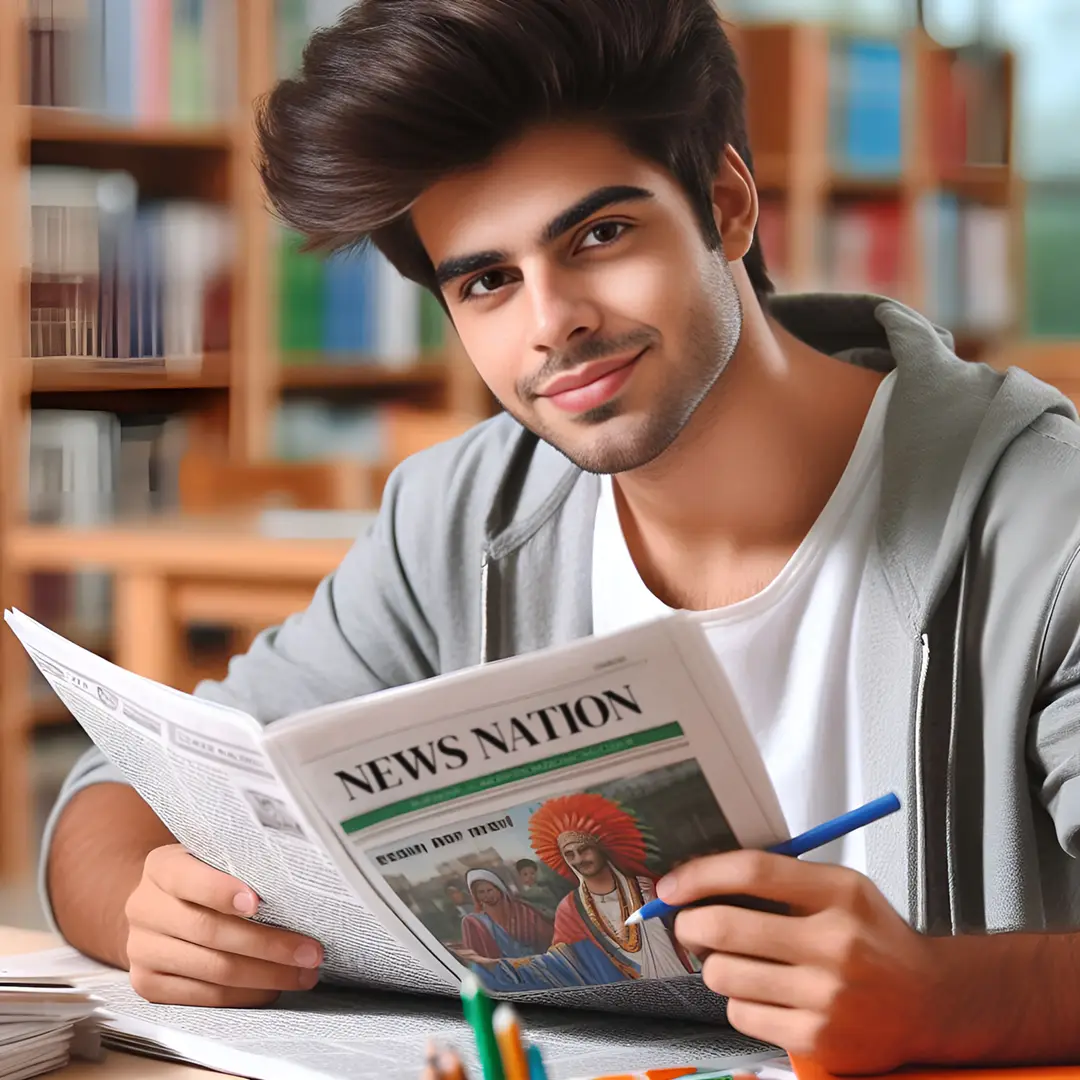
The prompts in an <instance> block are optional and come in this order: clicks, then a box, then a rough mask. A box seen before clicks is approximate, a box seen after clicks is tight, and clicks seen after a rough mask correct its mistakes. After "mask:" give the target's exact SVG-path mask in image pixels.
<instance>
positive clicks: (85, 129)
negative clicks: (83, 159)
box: [22, 105, 233, 151]
mask: <svg viewBox="0 0 1080 1080" xmlns="http://www.w3.org/2000/svg"><path fill="white" fill-rule="evenodd" d="M22 108H23V109H25V110H26V111H27V112H28V113H29V116H30V138H31V140H32V141H34V142H62V143H95V144H101V143H112V144H118V145H122V146H152V147H178V148H181V149H183V148H190V149H192V150H225V151H227V150H230V149H231V148H232V145H233V132H232V128H231V127H230V126H229V125H227V124H201V125H183V124H137V125H135V124H125V123H124V122H122V121H119V120H110V119H109V118H108V117H101V116H94V115H92V114H88V113H85V112H83V111H81V110H78V109H62V108H56V107H51V106H42V105H24V106H22Z"/></svg>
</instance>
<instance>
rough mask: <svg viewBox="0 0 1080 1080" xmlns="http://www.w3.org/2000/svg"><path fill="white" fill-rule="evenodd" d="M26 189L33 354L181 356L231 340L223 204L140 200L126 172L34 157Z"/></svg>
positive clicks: (227, 224) (228, 242)
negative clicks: (38, 161)
mask: <svg viewBox="0 0 1080 1080" xmlns="http://www.w3.org/2000/svg"><path fill="white" fill-rule="evenodd" d="M27 187H28V189H29V203H30V215H29V226H30V228H29V234H30V235H29V240H28V251H27V255H28V263H29V269H30V329H29V339H30V340H29V354H30V355H31V356H34V357H85V358H98V359H103V360H105V359H115V360H136V359H154V358H165V357H168V358H169V359H171V360H185V359H197V358H199V357H201V356H202V355H203V354H204V353H206V352H214V351H219V350H223V349H226V348H228V344H229V322H230V274H231V270H232V262H233V251H232V247H233V245H232V239H233V238H232V229H231V218H230V215H229V214H228V212H227V210H225V209H224V208H223V207H220V206H216V205H212V204H210V203H204V202H197V201H189V200H173V201H160V202H159V201H148V202H141V201H140V200H139V191H138V185H137V184H136V182H135V180H134V178H133V177H132V176H130V175H129V174H127V173H123V172H98V171H95V170H90V169H75V168H67V167H60V166H33V167H31V168H30V169H29V170H28V176H27Z"/></svg>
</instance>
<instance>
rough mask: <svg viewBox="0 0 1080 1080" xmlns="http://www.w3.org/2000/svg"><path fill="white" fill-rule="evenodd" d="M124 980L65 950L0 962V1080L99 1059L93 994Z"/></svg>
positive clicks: (17, 1079)
mask: <svg viewBox="0 0 1080 1080" xmlns="http://www.w3.org/2000/svg"><path fill="white" fill-rule="evenodd" d="M124 979H125V976H124V973H123V972H118V971H115V970H114V969H112V968H108V967H105V965H103V964H99V963H97V962H96V961H94V960H90V959H88V958H87V957H85V956H82V955H81V954H79V953H77V952H76V951H75V950H74V949H69V948H66V947H65V948H59V949H49V950H47V951H45V952H37V953H29V954H26V955H24V956H11V957H5V958H3V959H0V1080H23V1078H25V1077H31V1076H40V1075H41V1074H42V1073H44V1072H48V1071H49V1070H51V1069H57V1068H60V1067H61V1066H63V1065H66V1064H67V1062H68V1059H69V1058H72V1057H78V1058H86V1059H88V1060H91V1061H94V1060H97V1059H98V1058H100V1056H101V1033H100V1023H99V1019H98V1017H97V1014H96V1010H97V1009H99V1007H100V1005H101V998H100V997H99V996H98V994H97V990H98V989H99V988H100V987H102V986H104V985H106V984H107V983H109V982H115V981H118V980H124Z"/></svg>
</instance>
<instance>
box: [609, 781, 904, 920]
mask: <svg viewBox="0 0 1080 1080" xmlns="http://www.w3.org/2000/svg"><path fill="white" fill-rule="evenodd" d="M899 809H900V800H899V799H898V798H897V797H896V795H894V794H893V793H892V792H890V793H889V794H888V795H882V796H881V798H879V799H874V800H872V801H871V802H868V803H867V804H866V805H865V806H859V807H856V808H855V809H854V810H849V811H848V812H847V813H846V814H841V815H840V816H839V817H837V818H833V819H832V821H826V822H825V823H824V824H822V825H815V826H814V827H813V828H812V829H807V830H806V832H804V833H800V834H799V835H798V836H793V837H792V838H791V839H790V840H784V841H783V842H781V843H779V844H774V845H773V846H772V847H771V848H769V849H768V850H769V851H770V852H772V853H773V854H774V855H790V856H791V857H792V858H796V859H797V858H798V857H799V856H800V855H805V854H806V853H807V852H808V851H814V850H815V849H816V848H819V847H824V846H825V845H826V844H828V843H830V842H831V841H833V840H838V839H839V838H840V837H841V836H847V834H848V833H850V832H854V831H855V830H856V829H861V828H863V827H864V826H865V825H870V824H872V823H873V822H875V821H880V820H881V819H882V818H883V817H888V816H889V814H895V813H896V811H897V810H899ZM709 903H712V904H722V903H724V900H723V898H722V897H720V898H717V899H715V900H696V901H694V903H692V904H687V905H683V906H686V907H700V906H702V905H703V904H709ZM681 910H682V908H681V907H679V906H674V907H673V906H672V905H671V904H665V903H664V901H663V900H650V901H649V902H648V903H647V904H645V905H643V906H642V907H640V908H639V909H638V910H637V911H635V912H634V913H633V914H632V915H631V916H630V917H629V918H628V919H627V920H626V925H627V926H632V925H633V924H634V923H639V922H644V921H645V920H646V919H658V918H662V917H663V916H665V915H674V914H675V912H677V911H681Z"/></svg>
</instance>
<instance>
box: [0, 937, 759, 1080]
mask: <svg viewBox="0 0 1080 1080" xmlns="http://www.w3.org/2000/svg"><path fill="white" fill-rule="evenodd" d="M5 975H6V977H8V978H17V979H19V980H20V981H21V982H24V983H32V982H34V981H35V980H48V981H49V982H53V983H55V982H57V981H61V980H65V981H68V982H70V983H72V984H74V985H77V986H78V987H80V988H81V989H83V990H92V992H93V994H94V996H95V998H96V999H97V1000H98V1001H100V1002H101V1003H102V1004H101V1008H100V1009H99V1011H98V1022H99V1024H100V1027H101V1035H102V1041H103V1042H104V1044H105V1045H106V1046H108V1047H109V1048H112V1049H119V1050H128V1051H133V1052H136V1053H140V1054H148V1055H151V1056H153V1057H159V1058H165V1059H169V1060H175V1061H185V1062H191V1063H194V1064H197V1065H204V1066H207V1067H208V1068H212V1069H217V1070H219V1071H225V1072H228V1073H232V1074H235V1075H239V1076H248V1077H252V1078H254V1080H315V1078H318V1080H324V1078H327V1077H332V1078H334V1080H354V1078H355V1080H367V1078H368V1077H372V1076H378V1077H379V1080H416V1077H417V1076H419V1075H420V1073H421V1070H422V1067H423V1063H424V1062H423V1057H424V1049H425V1046H426V1043H427V1040H428V1039H429V1038H430V1037H435V1038H437V1039H439V1040H440V1041H441V1042H443V1043H444V1044H445V1045H451V1046H454V1047H456V1048H457V1049H458V1051H459V1053H460V1054H461V1056H462V1057H463V1058H464V1059H465V1060H466V1061H467V1062H468V1063H469V1064H470V1065H471V1066H473V1068H471V1069H470V1075H473V1076H479V1074H480V1072H479V1069H478V1068H475V1066H476V1060H475V1051H474V1049H473V1037H472V1034H471V1032H470V1031H469V1029H468V1028H467V1027H466V1025H465V1022H464V1020H463V1018H462V1014H461V1009H460V1008H459V1007H458V1006H457V1005H456V1004H455V1003H452V1002H449V1001H443V1000H432V999H430V998H421V997H418V996H415V995H406V994H388V993H386V992H382V993H378V994H376V993H374V992H373V991H369V990H368V991H365V990H360V989H345V988H332V989H327V988H321V987H320V988H318V989H316V990H314V991H311V992H309V993H306V994H285V995H283V996H282V998H281V999H280V1001H279V1002H278V1003H277V1004H275V1005H273V1006H271V1007H269V1008H266V1009H205V1008H192V1007H190V1006H183V1007H181V1006H169V1005H153V1004H150V1003H149V1002H146V1001H143V1000H142V999H141V998H140V997H139V996H138V995H137V994H136V993H135V992H134V991H133V990H132V989H131V987H130V985H129V984H128V982H127V979H126V977H125V975H124V973H123V972H119V971H117V970H115V969H113V968H108V967H106V966H105V965H102V964H98V963H96V962H95V961H88V960H86V959H85V958H84V957H81V956H80V955H79V954H78V953H77V952H75V950H74V949H71V948H69V947H64V948H59V949H54V950H49V951H46V952H40V953H32V954H29V955H24V956H16V957H13V958H11V959H10V960H7V961H0V978H3V977H5ZM522 1013H523V1024H524V1028H525V1033H526V1035H527V1036H528V1037H529V1038H531V1039H533V1040H534V1041H536V1042H537V1044H538V1045H541V1046H543V1048H544V1051H545V1064H546V1066H547V1068H548V1071H549V1073H550V1074H551V1076H552V1080H585V1078H587V1077H590V1076H600V1075H609V1076H610V1075H612V1074H618V1073H626V1072H630V1071H639V1070H641V1069H643V1068H646V1067H648V1068H657V1069H658V1068H664V1067H672V1068H678V1067H686V1066H687V1065H688V1063H692V1064H694V1065H697V1066H698V1067H710V1068H716V1069H725V1070H729V1071H730V1070H733V1069H736V1068H745V1067H748V1066H757V1065H758V1063H760V1062H762V1061H765V1060H770V1061H771V1060H772V1059H773V1058H774V1057H775V1055H776V1053H777V1051H776V1049H775V1048H773V1047H769V1046H768V1045H766V1044H764V1043H760V1042H757V1041H755V1040H753V1039H748V1038H746V1037H744V1036H741V1035H738V1034H736V1033H735V1032H733V1031H731V1030H730V1029H724V1028H719V1029H714V1030H708V1029H704V1028H703V1027H702V1026H701V1025H695V1024H688V1023H685V1022H678V1021H675V1022H672V1021H665V1022H663V1023H660V1022H657V1021H648V1020H646V1021H642V1020H640V1019H636V1020H633V1021H627V1020H625V1019H622V1018H617V1017H610V1016H604V1015H598V1014H593V1015H588V1016H583V1015H582V1014H581V1013H580V1012H576V1011H568V1010H554V1009H533V1008H529V1007H526V1008H524V1009H523V1010H522Z"/></svg>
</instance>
